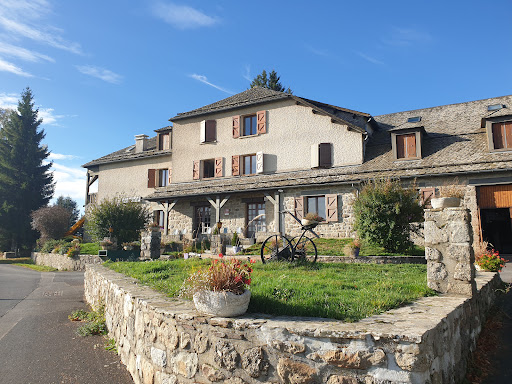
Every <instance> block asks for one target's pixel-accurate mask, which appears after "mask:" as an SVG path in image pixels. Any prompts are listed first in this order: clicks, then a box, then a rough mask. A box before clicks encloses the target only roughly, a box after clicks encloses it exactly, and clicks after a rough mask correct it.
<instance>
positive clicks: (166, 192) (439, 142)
mask: <svg viewBox="0 0 512 384" xmlns="http://www.w3.org/2000/svg"><path fill="white" fill-rule="evenodd" d="M499 103H502V104H505V105H507V107H509V106H512V95H511V96H503V97H496V98H491V99H485V100H478V101H472V102H466V103H459V104H452V105H443V106H438V107H433V108H425V109H418V110H414V111H405V112H398V113H391V114H387V115H381V116H376V117H375V121H376V122H377V123H378V125H379V128H380V129H379V130H377V131H376V132H375V133H374V135H373V136H372V137H371V138H370V139H369V142H368V144H367V147H366V153H365V161H364V163H363V164H361V165H355V166H347V167H337V168H330V169H318V170H302V171H294V172H282V173H276V174H269V175H257V176H246V177H228V178H219V179H214V180H208V181H197V182H187V183H179V184H172V185H170V186H168V187H164V188H159V189H157V190H156V191H155V193H153V194H152V195H150V196H149V197H148V199H150V200H159V199H164V198H173V197H185V196H194V195H207V194H215V193H236V192H244V191H257V190H258V191H261V190H271V189H277V188H285V187H300V186H305V185H312V186H322V185H329V184H339V183H357V182H360V181H364V180H368V179H374V178H382V177H401V178H413V177H418V178H421V177H428V176H436V175H449V174H453V175H456V174H472V173H475V174H482V173H485V172H500V171H512V152H489V150H488V144H487V134H486V131H485V128H481V119H482V118H483V117H487V116H489V113H488V111H487V106H488V105H492V104H499ZM499 112H500V114H501V116H505V115H507V114H510V115H512V108H510V107H509V108H507V111H506V112H504V110H500V111H499ZM415 116H421V117H422V119H421V122H419V123H414V124H415V126H416V127H417V126H419V125H421V126H423V127H424V129H425V131H426V135H424V136H423V140H422V156H423V157H422V158H421V159H419V160H400V161H397V160H394V158H393V153H392V151H391V138H390V136H391V135H390V131H391V130H393V129H395V128H398V127H402V126H404V125H405V124H407V119H408V118H409V117H415Z"/></svg>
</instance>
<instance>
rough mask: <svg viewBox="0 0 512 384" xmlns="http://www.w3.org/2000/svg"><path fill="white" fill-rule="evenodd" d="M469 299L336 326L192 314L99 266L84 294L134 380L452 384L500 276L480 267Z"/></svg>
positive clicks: (443, 300) (92, 268)
mask: <svg viewBox="0 0 512 384" xmlns="http://www.w3.org/2000/svg"><path fill="white" fill-rule="evenodd" d="M476 280H477V288H478V291H477V293H476V294H475V295H474V296H473V297H472V298H467V297H463V296H460V295H447V294H442V295H440V296H438V297H425V298H422V299H420V300H418V301H416V302H414V303H412V304H410V305H408V306H405V307H402V308H398V309H394V310H391V311H388V312H385V313H383V314H381V315H377V316H372V317H370V318H367V319H363V320H361V321H359V322H357V323H343V322H341V321H335V320H330V319H316V318H294V317H284V316H283V317H275V316H268V315H257V314H249V315H246V316H243V317H239V318H235V319H225V318H215V317H210V316H204V315H200V314H198V312H196V311H195V309H194V307H193V304H192V303H191V302H187V301H182V300H179V299H169V298H167V297H166V296H165V295H163V294H161V293H157V292H155V291H153V290H151V289H149V288H147V287H144V286H141V285H140V284H138V283H137V282H136V280H134V279H132V278H129V277H126V276H124V275H121V274H119V273H116V272H113V271H111V270H108V269H107V268H105V267H103V266H99V265H89V266H88V267H87V270H86V273H85V296H86V299H87V301H88V302H89V303H90V304H91V305H92V306H93V307H98V306H100V305H104V306H105V317H106V322H107V326H108V329H109V335H110V337H113V338H114V339H115V340H116V343H117V345H118V353H119V354H120V356H121V360H122V362H123V363H124V364H126V366H127V367H128V371H129V372H130V373H131V375H132V377H133V379H134V381H135V383H155V384H161V383H210V382H223V383H231V384H235V383H236V384H243V383H330V384H334V383H348V384H356V383H368V384H377V383H390V382H393V383H432V384H434V383H455V382H458V381H460V379H461V378H462V377H463V376H464V373H465V371H466V366H467V358H468V356H469V353H470V351H472V350H473V349H474V347H475V343H476V338H477V337H478V334H479V333H480V330H481V325H482V323H483V321H484V317H485V314H486V312H487V310H488V308H489V307H490V306H491V305H492V303H493V301H494V299H495V295H496V288H497V286H498V284H499V283H500V279H499V275H498V274H493V273H479V275H477V278H476Z"/></svg>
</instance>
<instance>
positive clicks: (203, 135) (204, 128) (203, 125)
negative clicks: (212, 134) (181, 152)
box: [199, 120, 206, 143]
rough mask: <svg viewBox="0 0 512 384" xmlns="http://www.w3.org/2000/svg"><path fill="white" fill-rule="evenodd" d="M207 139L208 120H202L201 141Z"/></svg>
mask: <svg viewBox="0 0 512 384" xmlns="http://www.w3.org/2000/svg"><path fill="white" fill-rule="evenodd" d="M205 141H206V120H202V121H201V126H200V128H199V142H200V143H204V142H205Z"/></svg>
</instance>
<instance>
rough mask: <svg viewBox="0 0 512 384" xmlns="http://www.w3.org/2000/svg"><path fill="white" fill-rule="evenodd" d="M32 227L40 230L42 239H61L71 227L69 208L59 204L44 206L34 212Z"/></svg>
mask: <svg viewBox="0 0 512 384" xmlns="http://www.w3.org/2000/svg"><path fill="white" fill-rule="evenodd" d="M31 216H32V228H34V229H35V230H37V231H39V233H40V234H41V239H42V240H44V241H46V240H49V239H54V240H58V239H61V238H62V237H63V236H64V234H65V233H66V232H67V231H68V229H69V217H70V216H71V213H70V212H69V210H67V209H66V208H63V207H59V206H56V205H54V206H51V207H43V208H39V209H38V210H36V211H34V212H32V215H31Z"/></svg>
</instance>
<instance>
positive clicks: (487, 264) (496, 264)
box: [475, 242, 507, 272]
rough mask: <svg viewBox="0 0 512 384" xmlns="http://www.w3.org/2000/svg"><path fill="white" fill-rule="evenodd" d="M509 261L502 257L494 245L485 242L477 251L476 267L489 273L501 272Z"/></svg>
mask: <svg viewBox="0 0 512 384" xmlns="http://www.w3.org/2000/svg"><path fill="white" fill-rule="evenodd" d="M506 262H507V261H506V260H505V259H504V258H502V257H500V253H499V252H498V251H496V250H495V249H494V248H492V245H491V244H489V243H487V242H483V243H482V244H481V245H480V246H479V247H477V249H475V266H476V267H478V268H477V269H479V270H484V271H487V272H501V270H502V269H503V267H504V266H505V263H506Z"/></svg>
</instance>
